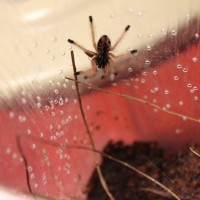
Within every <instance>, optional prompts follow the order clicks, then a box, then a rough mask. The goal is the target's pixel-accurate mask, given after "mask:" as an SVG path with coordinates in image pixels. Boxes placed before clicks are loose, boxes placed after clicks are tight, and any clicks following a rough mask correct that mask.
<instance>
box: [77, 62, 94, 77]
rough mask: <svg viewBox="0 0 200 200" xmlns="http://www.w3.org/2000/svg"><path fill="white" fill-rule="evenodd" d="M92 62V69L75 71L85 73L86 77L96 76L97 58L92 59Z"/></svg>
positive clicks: (78, 73)
mask: <svg viewBox="0 0 200 200" xmlns="http://www.w3.org/2000/svg"><path fill="white" fill-rule="evenodd" d="M91 63H92V69H89V70H86V71H78V72H76V73H75V75H80V74H83V75H84V79H87V78H92V77H94V76H95V75H96V73H97V65H96V62H95V58H93V59H92V62H91Z"/></svg>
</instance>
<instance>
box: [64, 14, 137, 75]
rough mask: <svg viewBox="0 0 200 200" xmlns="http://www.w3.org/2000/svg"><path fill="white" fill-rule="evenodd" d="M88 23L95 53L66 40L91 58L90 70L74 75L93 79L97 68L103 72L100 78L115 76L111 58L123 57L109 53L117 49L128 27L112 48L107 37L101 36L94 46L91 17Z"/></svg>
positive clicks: (133, 51) (134, 51)
mask: <svg viewBox="0 0 200 200" xmlns="http://www.w3.org/2000/svg"><path fill="white" fill-rule="evenodd" d="M89 21H90V28H91V32H92V42H93V47H94V49H95V50H96V52H93V51H90V50H87V49H85V48H84V47H83V46H81V45H79V44H78V43H76V42H75V41H73V40H71V39H68V42H69V43H71V44H74V45H76V46H77V47H79V48H80V49H82V50H83V51H84V52H85V54H86V55H88V56H89V57H91V58H92V69H89V70H87V71H79V72H76V75H79V74H85V78H88V77H93V76H95V75H96V73H97V69H98V68H99V69H102V70H103V73H104V75H103V76H102V78H104V77H105V76H107V75H108V74H114V75H116V74H117V73H116V67H115V66H114V63H113V61H112V59H111V57H113V58H115V57H121V56H124V55H119V56H115V55H114V54H112V53H111V51H113V50H115V48H116V47H117V45H118V44H119V42H120V41H121V40H122V38H123V37H124V35H125V33H126V32H127V31H128V30H129V28H130V25H127V26H126V27H125V30H124V32H123V33H122V35H121V36H120V37H119V39H118V40H117V41H116V42H115V44H114V45H113V46H111V42H110V39H109V37H108V36H107V35H103V36H101V38H100V39H99V41H98V43H97V44H96V42H95V35H94V27H93V18H92V16H89ZM136 52H137V50H132V51H130V53H132V54H133V53H136Z"/></svg>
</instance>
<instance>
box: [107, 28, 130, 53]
mask: <svg viewBox="0 0 200 200" xmlns="http://www.w3.org/2000/svg"><path fill="white" fill-rule="evenodd" d="M130 27H131V26H130V25H127V26H126V27H125V29H124V31H123V33H122V34H121V36H120V37H119V39H118V40H117V41H116V42H115V44H114V45H113V46H112V47H111V49H110V51H113V50H115V48H116V47H117V45H118V44H119V43H120V42H121V41H122V39H123V38H124V36H125V35H126V33H127V31H128V30H129V29H130Z"/></svg>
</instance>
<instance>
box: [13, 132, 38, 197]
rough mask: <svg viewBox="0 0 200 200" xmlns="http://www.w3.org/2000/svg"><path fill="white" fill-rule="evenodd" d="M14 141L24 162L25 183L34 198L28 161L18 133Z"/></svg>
mask: <svg viewBox="0 0 200 200" xmlns="http://www.w3.org/2000/svg"><path fill="white" fill-rule="evenodd" d="M16 143H17V148H18V150H19V153H20V154H21V157H22V159H23V162H24V166H25V172H26V173H25V174H26V183H27V186H28V190H29V192H30V193H31V194H32V195H33V197H34V199H35V196H34V194H33V191H32V189H31V185H30V176H29V173H28V162H27V159H26V156H25V154H24V151H23V149H22V148H21V136H20V135H16Z"/></svg>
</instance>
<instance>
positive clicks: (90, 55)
mask: <svg viewBox="0 0 200 200" xmlns="http://www.w3.org/2000/svg"><path fill="white" fill-rule="evenodd" d="M67 41H68V42H69V43H70V44H73V45H75V46H76V47H78V48H79V49H81V50H83V51H84V52H85V54H86V55H87V56H89V57H93V56H94V55H96V53H95V52H93V51H90V50H87V49H86V48H84V47H83V46H81V45H80V44H78V43H77V42H75V41H74V40H71V39H68V40H67Z"/></svg>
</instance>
